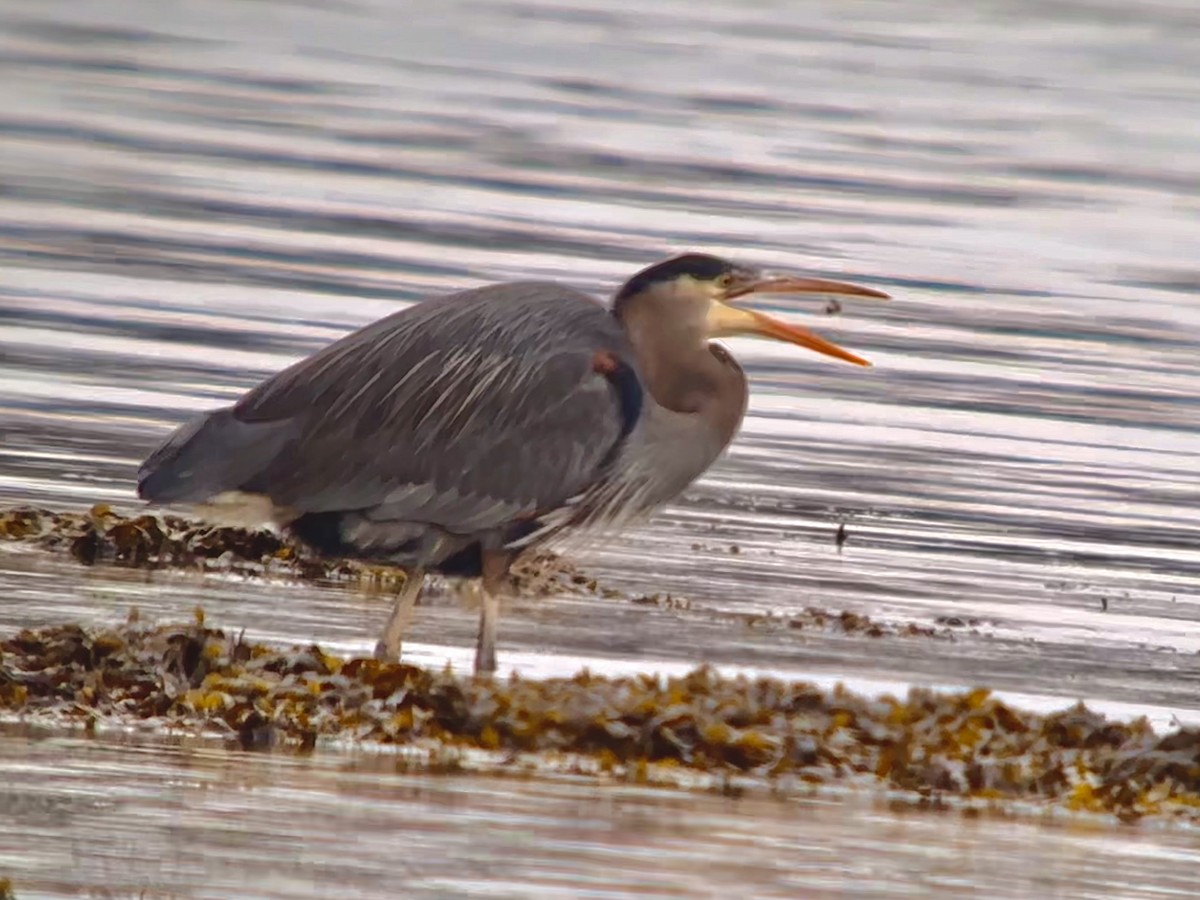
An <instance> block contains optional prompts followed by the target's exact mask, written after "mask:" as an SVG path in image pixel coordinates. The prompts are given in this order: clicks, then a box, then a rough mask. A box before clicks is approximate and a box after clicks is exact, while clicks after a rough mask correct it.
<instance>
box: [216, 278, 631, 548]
mask: <svg viewBox="0 0 1200 900" xmlns="http://www.w3.org/2000/svg"><path fill="white" fill-rule="evenodd" d="M598 351H604V352H607V353H616V354H617V355H618V356H619V357H620V359H621V360H622V361H623V362H625V363H626V364H627V365H629V366H633V365H634V364H633V355H632V351H631V350H630V348H629V347H628V344H627V343H626V338H625V336H624V333H623V331H622V330H621V329H620V327H619V325H618V324H617V323H616V322H615V321H614V320H613V319H612V317H611V316H609V315H608V313H607V311H606V310H605V308H604V307H603V306H601V305H600V304H598V303H597V302H596V301H594V300H593V299H592V298H590V297H588V296H587V295H585V294H580V293H577V292H574V291H571V290H568V289H566V288H563V287H561V286H557V285H552V284H542V283H535V282H527V283H514V284H505V285H495V286H491V287H488V288H483V289H480V290H476V291H464V292H462V293H459V294H453V295H449V296H446V297H441V298H435V299H433V300H428V301H425V302H424V303H421V304H418V305H417V306H414V307H410V308H409V309H406V310H404V311H402V312H400V313H397V314H395V315H393V316H390V317H388V318H386V319H382V320H380V321H379V322H376V323H374V324H372V325H369V326H367V327H366V328H364V329H361V330H360V331H358V332H355V333H353V334H351V335H348V336H347V337H345V338H343V339H342V340H340V341H337V342H336V343H334V344H331V345H330V346H329V347H326V348H325V349H324V350H322V351H320V352H318V353H316V354H314V355H313V356H311V357H309V358H307V359H305V360H303V361H301V362H299V363H297V364H296V365H294V366H292V367H291V368H289V369H285V370H284V371H283V372H280V373H279V374H278V375H276V376H274V377H272V378H270V379H268V380H267V381H265V382H263V383H262V384H261V385H259V386H258V387H257V388H255V389H254V390H252V391H251V392H249V393H248V394H247V395H245V396H244V397H243V398H242V399H241V400H240V401H239V402H238V403H237V404H236V405H235V406H234V408H233V411H232V414H233V418H234V419H235V420H236V421H237V422H239V423H241V424H242V425H243V426H244V427H245V428H246V430H247V432H248V433H250V434H252V433H253V432H254V431H256V430H259V429H262V430H264V431H265V430H271V431H274V432H280V431H284V432H286V433H287V434H289V435H291V436H292V438H291V440H290V441H289V442H288V443H287V444H286V445H285V446H284V447H282V448H281V449H279V451H278V452H277V453H275V454H274V455H273V456H271V457H270V458H269V459H263V460H262V462H261V465H259V466H258V467H257V469H256V471H255V472H254V474H253V475H252V476H251V477H249V478H246V479H244V483H242V484H239V485H231V486H229V488H227V489H238V490H244V491H250V492H254V493H263V494H266V495H268V496H269V497H270V498H271V500H272V502H273V503H274V504H276V505H277V506H280V507H286V508H289V509H291V510H294V511H295V512H297V513H309V512H329V511H335V510H363V511H365V512H366V514H367V515H368V516H369V517H370V518H372V519H378V520H389V521H413V522H422V523H429V524H434V525H437V526H439V527H441V528H444V529H446V530H447V531H451V532H456V533H471V532H475V531H481V530H486V529H490V528H495V527H499V526H501V525H504V524H506V523H508V522H511V521H513V520H514V519H518V518H522V517H526V516H531V515H533V514H535V513H538V512H541V511H544V510H548V509H555V508H558V507H560V506H562V505H563V504H564V503H566V502H567V501H568V500H569V499H570V498H572V497H574V496H576V495H578V494H580V493H581V492H584V491H586V490H587V489H588V488H590V487H592V486H593V485H594V484H596V483H597V481H598V480H599V479H600V478H601V477H602V474H603V473H602V469H603V467H604V465H605V463H606V461H608V460H611V458H612V457H613V453H612V451H613V450H614V448H615V447H616V445H617V444H618V443H619V442H620V441H621V439H622V436H623V435H624V434H625V433H627V431H628V429H629V425H630V423H628V422H627V421H625V419H624V417H625V416H626V415H627V410H625V409H624V408H623V405H622V402H621V398H620V396H619V395H618V393H617V391H615V390H614V387H613V385H612V384H611V383H610V382H609V381H608V379H607V378H605V376H604V375H603V374H602V373H599V372H597V371H596V370H595V366H594V364H593V360H594V357H595V354H596V353H597V352H598ZM232 452H234V453H236V448H234V450H233V451H232ZM244 468H245V465H244V463H243V465H242V469H244Z"/></svg>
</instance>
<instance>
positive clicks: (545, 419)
mask: <svg viewBox="0 0 1200 900" xmlns="http://www.w3.org/2000/svg"><path fill="white" fill-rule="evenodd" d="M785 292H786V293H810V294H844V295H851V296H861V297H879V298H886V297H887V295H886V294H884V293H882V292H880V291H876V290H871V289H869V288H863V287H857V286H855V285H851V284H844V283H841V282H837V281H824V280H820V279H813V278H800V277H796V276H792V275H767V274H764V273H763V272H761V271H759V270H757V269H754V268H751V267H748V266H743V265H737V264H734V263H731V262H726V261H725V260H723V259H718V258H717V257H714V256H707V255H702V254H695V253H692V254H687V255H684V256H679V257H675V258H673V259H669V260H666V261H665V262H661V263H658V264H657V265H653V266H650V267H649V268H647V269H644V270H642V271H641V272H639V273H637V274H636V275H634V276H633V277H632V278H631V279H630V280H629V281H627V282H626V283H625V285H624V286H623V287H622V288H621V289H620V290H619V291H617V294H616V296H615V298H614V300H613V303H612V305H611V307H607V308H606V307H605V306H604V305H602V304H600V303H598V302H597V301H596V300H594V299H593V298H592V297H590V296H588V295H587V294H582V293H579V292H578V291H574V290H572V289H570V288H567V287H564V286H562V285H559V284H554V283H552V282H534V281H529V282H513V283H505V284H494V285H489V286H487V287H482V288H476V289H474V290H468V291H462V292H460V293H455V294H449V295H446V296H441V297H435V298H433V299H429V300H426V301H424V302H423V303H418V304H416V305H414V306H411V307H409V308H407V309H403V310H401V311H400V312H397V313H395V314H393V315H390V316H387V317H386V318H384V319H380V320H379V321H378V322H375V323H373V324H371V325H367V326H366V327H364V328H362V329H360V330H358V331H355V332H353V333H352V334H349V335H347V336H345V337H343V338H342V339H340V340H338V341H335V342H334V343H333V344H330V345H329V346H327V347H325V348H324V349H323V350H320V351H318V352H317V353H315V354H313V355H312V356H310V357H308V358H307V359H304V360H302V361H300V362H298V363H296V364H295V365H293V366H291V367H290V368H287V369H284V370H283V371H282V372H279V373H278V374H276V375H274V376H272V377H270V378H268V379H267V380H266V381H264V382H262V383H261V384H259V385H258V386H257V387H255V388H254V389H252V390H251V391H249V392H248V393H246V394H245V395H243V396H242V398H241V399H239V400H238V401H237V402H236V403H235V404H234V405H233V406H229V407H225V408H223V409H218V410H215V411H213V412H209V413H206V414H204V415H202V416H200V417H199V418H196V419H194V420H193V421H191V422H189V423H188V424H185V425H184V426H182V427H181V428H180V429H179V430H178V431H176V432H175V433H174V434H172V435H171V436H170V437H169V438H168V439H167V440H166V442H165V443H164V444H163V445H162V446H161V447H159V449H157V450H156V451H155V452H154V453H153V454H152V455H151V456H150V457H149V458H148V459H147V460H146V462H145V463H144V464H143V465H142V467H141V469H140V471H139V473H138V494H139V495H140V496H141V497H143V498H145V499H146V500H149V501H152V502H155V503H163V504H199V505H201V506H202V511H203V508H205V507H206V508H207V510H208V511H209V512H210V513H211V512H212V510H213V509H220V508H229V507H236V508H238V509H239V510H241V514H242V515H244V514H245V510H247V509H251V510H256V511H257V512H256V514H257V516H258V518H260V519H261V520H262V521H263V524H265V523H266V522H267V521H269V522H271V523H273V524H274V525H275V526H277V527H279V528H282V529H284V530H286V531H287V532H290V534H291V535H293V536H294V537H295V538H297V539H298V540H299V541H301V542H302V543H304V544H307V545H308V546H310V547H311V548H313V549H314V550H316V551H318V552H320V553H323V554H329V555H338V556H346V557H352V558H357V559H361V560H373V561H378V562H385V563H388V564H391V565H395V566H400V567H404V568H406V569H407V570H408V576H407V578H406V580H405V583H404V587H403V588H402V589H401V591H400V593H399V595H398V596H397V598H396V601H395V604H394V607H393V609H392V612H391V615H390V616H389V618H388V621H387V624H386V626H385V628H384V631H383V636H382V637H381V638H380V640H379V642H378V644H377V645H376V648H375V654H376V656H377V657H378V658H380V659H397V658H399V653H400V644H401V639H402V637H403V633H404V629H405V627H406V625H407V623H408V620H409V618H410V616H411V612H412V608H413V605H414V604H415V603H416V600H417V597H418V595H419V593H420V591H421V586H422V584H423V582H424V578H425V573H426V572H429V571H437V572H442V573H445V574H449V575H460V576H472V577H482V587H483V598H482V611H481V614H480V621H479V636H478V641H477V644H476V651H475V670H476V672H491V671H494V669H495V667H496V653H495V637H496V621H497V617H498V614H499V600H500V597H501V595H503V594H504V593H506V592H507V589H508V586H509V568H510V566H511V564H512V563H513V561H514V560H515V559H516V557H517V556H518V555H519V554H520V553H521V552H522V551H523V550H525V549H527V548H528V547H530V546H532V545H535V544H539V543H542V542H544V541H546V540H547V539H549V538H551V537H554V536H555V535H557V534H559V533H560V532H562V531H563V530H564V529H571V528H577V527H581V526H592V525H610V526H611V525H613V524H618V523H620V522H621V521H624V520H625V519H626V518H627V517H630V516H633V515H637V514H641V513H645V512H647V511H649V510H651V509H653V508H655V507H658V506H660V505H661V504H663V503H666V502H667V501H669V500H672V499H673V498H675V497H676V496H678V495H679V493H680V492H682V491H683V490H684V488H686V487H687V486H688V485H689V484H690V483H691V482H692V481H693V480H694V479H695V478H696V477H697V476H699V475H700V474H702V473H703V472H704V471H705V470H706V469H707V468H708V467H709V466H710V465H711V464H712V463H713V461H714V460H715V459H716V458H717V457H718V456H719V455H720V454H721V452H722V451H723V450H724V449H725V447H726V446H727V445H728V444H729V442H730V440H732V438H733V436H734V433H735V432H736V431H737V429H738V426H739V424H740V423H741V421H742V416H743V414H744V413H745V410H746V401H747V386H746V378H745V375H744V374H743V372H742V369H741V366H739V365H738V364H737V362H736V361H735V360H734V359H733V357H732V356H730V355H729V353H728V352H727V351H726V350H725V349H724V348H723V347H721V346H720V345H718V344H715V343H711V341H712V339H714V338H720V337H729V336H734V335H761V336H765V337H769V338H774V339H776V340H782V341H789V342H791V343H793V344H798V345H799V346H801V347H807V348H809V349H810V350H815V351H817V352H819V353H824V354H827V355H829V356H834V357H837V358H839V359H843V360H846V361H848V362H852V363H857V364H858V365H864V366H865V365H869V363H867V362H866V361H865V360H863V359H861V358H860V357H858V356H855V355H854V354H853V353H850V352H848V351H846V350H843V349H842V348H840V347H838V346H837V345H835V344H833V343H830V342H829V341H827V340H825V339H824V338H821V337H818V336H817V335H815V334H813V333H812V332H810V331H808V330H806V329H803V328H799V327H796V326H794V325H788V324H785V323H783V322H780V321H777V320H776V319H772V318H770V317H768V316H765V315H763V314H761V313H758V312H753V311H751V310H749V309H743V308H740V307H738V306H733V305H730V301H733V300H736V299H739V298H742V297H746V296H748V295H750V294H755V293H785Z"/></svg>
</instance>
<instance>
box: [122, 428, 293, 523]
mask: <svg viewBox="0 0 1200 900" xmlns="http://www.w3.org/2000/svg"><path fill="white" fill-rule="evenodd" d="M290 430H291V429H290V428H288V427H287V423H286V422H255V423H247V422H241V421H238V420H237V419H236V418H234V415H233V409H232V408H230V407H226V408H224V409H218V410H214V411H213V412H208V413H204V414H202V415H200V416H197V417H196V418H195V419H192V421H190V422H188V423H186V424H185V425H182V426H181V427H180V428H179V429H178V430H176V431H175V432H174V433H173V434H172V435H171V436H170V437H168V438H167V439H166V441H164V442H163V443H162V445H161V446H159V448H158V449H157V450H155V451H154V452H153V453H151V454H150V456H149V457H147V459H146V461H145V462H144V463H142V465H141V468H139V469H138V496H139V497H141V498H142V499H143V500H149V501H151V502H153V503H163V504H169V503H204V502H205V501H208V500H210V499H212V498H213V497H215V496H217V495H219V494H223V493H226V492H229V491H240V490H243V489H244V488H245V486H246V485H247V484H249V483H250V482H252V481H253V480H254V478H255V476H256V475H258V474H259V473H260V472H262V471H263V470H264V469H265V468H266V466H267V465H268V464H269V463H270V462H271V461H272V460H273V459H274V458H275V457H276V456H277V455H278V454H279V452H280V450H282V449H283V446H284V445H285V444H286V443H287V441H288V438H289V436H290Z"/></svg>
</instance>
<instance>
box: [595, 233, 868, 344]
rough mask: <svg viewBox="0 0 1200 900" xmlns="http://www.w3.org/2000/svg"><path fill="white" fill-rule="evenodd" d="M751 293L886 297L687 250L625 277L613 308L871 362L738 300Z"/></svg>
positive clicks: (676, 326)
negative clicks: (627, 279) (768, 270)
mask: <svg viewBox="0 0 1200 900" xmlns="http://www.w3.org/2000/svg"><path fill="white" fill-rule="evenodd" d="M752 294H821V295H833V296H847V297H874V298H876V299H881V300H886V299H887V298H888V295H887V294H885V293H883V292H882V291H876V290H873V289H871V288H865V287H859V286H857V285H853V284H846V283H845V282H841V281H826V280H824V279H820V278H802V277H800V276H797V275H787V274H781V273H767V272H763V271H762V270H760V269H756V268H754V267H752V266H744V265H739V264H738V263H733V262H729V261H728V260H724V259H721V258H719V257H716V256H708V255H706V254H702V253H688V254H685V255H683V256H676V257H674V258H672V259H668V260H666V261H664V262H660V263H656V264H655V265H653V266H650V267H649V268H647V269H643V270H642V271H641V272H638V273H637V274H636V275H634V276H633V277H632V278H630V279H629V281H627V282H625V284H624V286H623V287H622V288H621V289H620V290H619V291H618V292H617V295H616V298H615V299H614V301H613V314H614V315H616V316H617V318H619V319H621V320H622V322H625V323H626V324H627V325H630V324H632V323H631V322H630V320H631V319H634V318H643V319H644V318H646V317H652V318H653V319H654V320H655V323H656V324H659V325H662V326H663V327H670V328H671V330H672V331H675V332H676V333H693V334H696V335H697V336H698V337H700V338H701V339H712V338H722V337H734V336H738V335H757V336H759V337H766V338H772V339H774V340H777V341H787V342H788V343H791V344H796V345H798V346H800V347H807V348H808V349H809V350H815V351H817V352H818V353H824V354H826V355H827V356H834V357H837V358H838V359H843V360H845V361H846V362H852V363H856V364H857V365H860V366H869V365H870V363H869V362H867V361H866V360H865V359H863V358H862V357H859V356H855V355H854V354H853V353H851V352H850V351H849V350H843V349H842V348H841V347H839V346H838V345H837V344H834V343H833V342H832V341H827V340H825V338H823V337H820V336H819V335H816V334H814V333H813V332H811V331H809V330H808V329H807V328H801V327H799V326H797V325H789V324H787V323H786V322H781V321H779V320H778V319H774V318H772V317H770V316H767V315H764V314H763V313H760V312H755V311H754V310H751V309H746V308H744V307H743V306H742V305H740V301H743V300H744V299H745V298H748V297H749V296H750V295H752ZM735 302H738V303H737V305H735ZM635 310H637V312H635ZM668 323H669V325H668ZM643 327H644V326H643Z"/></svg>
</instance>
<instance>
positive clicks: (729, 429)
mask: <svg viewBox="0 0 1200 900" xmlns="http://www.w3.org/2000/svg"><path fill="white" fill-rule="evenodd" d="M622 324H623V325H624V327H625V332H626V334H628V335H629V340H630V343H631V344H633V350H634V354H635V355H636V356H637V361H638V368H639V369H640V370H641V373H642V380H643V381H644V383H645V387H646V389H647V390H648V391H649V392H650V395H651V397H653V398H654V400H655V402H656V403H658V405H659V406H662V407H664V408H666V409H669V410H671V411H672V412H678V413H687V414H693V415H696V416H699V417H701V418H702V419H704V420H705V421H706V422H708V423H709V424H710V425H711V426H712V429H713V430H714V431H715V432H719V433H720V437H721V439H722V440H723V441H724V442H728V441H729V440H730V439H732V437H733V434H734V432H736V431H737V428H738V425H739V424H740V423H741V421H742V416H743V414H744V413H745V411H746V380H745V376H743V375H742V371H741V368H740V367H739V366H738V364H737V363H736V362H734V361H733V359H732V358H731V357H729V355H728V354H727V353H725V351H724V350H722V349H721V348H714V347H713V346H712V345H710V343H709V341H708V339H707V337H706V336H705V335H704V333H703V331H702V330H701V329H699V328H696V329H694V332H693V333H689V330H688V329H687V328H686V327H684V328H682V329H680V328H679V323H675V325H676V327H675V329H674V330H673V331H672V332H671V333H670V334H664V333H663V331H662V320H661V319H658V318H655V317H651V316H645V317H643V316H641V315H640V314H639V313H638V312H637V311H635V310H630V311H629V312H628V313H626V314H625V315H624V316H622Z"/></svg>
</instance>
